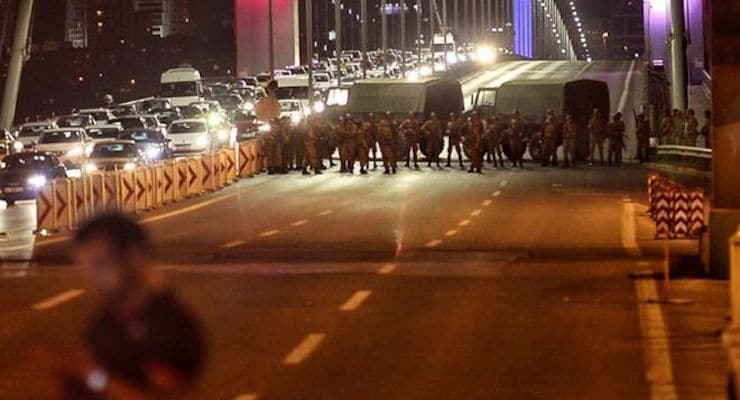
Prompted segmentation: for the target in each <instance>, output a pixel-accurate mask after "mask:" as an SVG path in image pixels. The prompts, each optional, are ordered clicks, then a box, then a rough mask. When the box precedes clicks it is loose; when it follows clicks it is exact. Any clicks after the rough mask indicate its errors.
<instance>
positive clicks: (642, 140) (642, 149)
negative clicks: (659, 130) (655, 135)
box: [635, 113, 650, 163]
mask: <svg viewBox="0 0 740 400" xmlns="http://www.w3.org/2000/svg"><path fill="white" fill-rule="evenodd" d="M635 137H637V159H638V160H640V163H644V162H648V161H650V155H649V151H650V124H649V123H648V120H647V117H646V116H645V113H640V114H639V115H637V116H636V117H635Z"/></svg>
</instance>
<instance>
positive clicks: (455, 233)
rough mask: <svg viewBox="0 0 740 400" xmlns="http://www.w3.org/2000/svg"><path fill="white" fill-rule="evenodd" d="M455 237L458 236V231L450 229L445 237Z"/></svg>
mask: <svg viewBox="0 0 740 400" xmlns="http://www.w3.org/2000/svg"><path fill="white" fill-rule="evenodd" d="M455 235H457V229H450V230H449V231H447V233H445V236H447V237H453V236H455Z"/></svg>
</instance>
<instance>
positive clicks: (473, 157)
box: [465, 112, 485, 173]
mask: <svg viewBox="0 0 740 400" xmlns="http://www.w3.org/2000/svg"><path fill="white" fill-rule="evenodd" d="M484 131H485V127H484V126H483V121H481V119H480V117H479V116H478V113H477V112H473V115H472V116H471V117H470V120H469V121H468V135H467V137H466V138H465V144H466V145H467V148H468V152H469V153H470V169H468V172H469V173H475V172H477V173H482V172H483V149H482V148H481V146H482V145H483V135H484Z"/></svg>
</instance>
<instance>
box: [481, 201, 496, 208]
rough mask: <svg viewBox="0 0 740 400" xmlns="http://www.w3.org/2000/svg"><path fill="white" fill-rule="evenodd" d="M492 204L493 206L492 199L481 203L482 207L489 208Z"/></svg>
mask: <svg viewBox="0 0 740 400" xmlns="http://www.w3.org/2000/svg"><path fill="white" fill-rule="evenodd" d="M491 204H493V200H490V199H489V200H485V201H483V203H481V205H482V206H483V207H488V206H490V205H491Z"/></svg>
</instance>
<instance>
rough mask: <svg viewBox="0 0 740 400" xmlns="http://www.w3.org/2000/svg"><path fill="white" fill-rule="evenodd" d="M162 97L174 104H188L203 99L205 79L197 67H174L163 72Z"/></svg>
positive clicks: (177, 105) (161, 81)
mask: <svg viewBox="0 0 740 400" xmlns="http://www.w3.org/2000/svg"><path fill="white" fill-rule="evenodd" d="M160 83H161V89H160V97H162V98H164V99H168V100H170V102H171V103H172V105H173V106H175V107H179V106H186V105H188V104H190V103H194V102H197V101H200V100H202V98H203V80H202V78H201V76H200V72H198V70H197V69H195V68H173V69H168V70H167V71H165V72H163V73H162V77H161V80H160Z"/></svg>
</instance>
